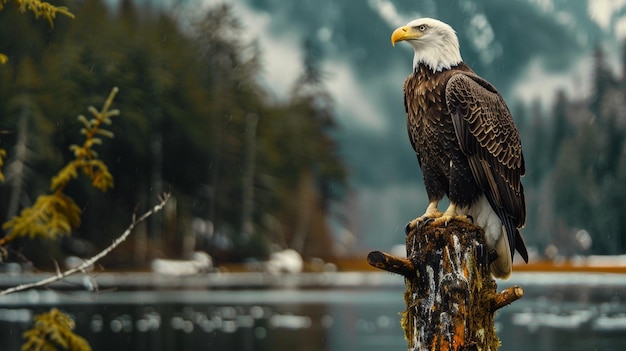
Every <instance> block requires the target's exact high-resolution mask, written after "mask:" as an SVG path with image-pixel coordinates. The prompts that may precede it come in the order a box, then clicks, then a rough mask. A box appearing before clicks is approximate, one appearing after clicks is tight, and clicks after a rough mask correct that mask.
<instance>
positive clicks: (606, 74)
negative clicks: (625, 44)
mask: <svg viewBox="0 0 626 351" xmlns="http://www.w3.org/2000/svg"><path fill="white" fill-rule="evenodd" d="M279 3H281V4H283V6H281V5H280V4H279ZM297 3H298V4H296V3H293V4H291V3H290V4H284V2H274V1H249V2H234V3H230V2H227V3H221V2H219V3H217V2H216V3H212V2H208V5H207V4H206V3H199V2H189V3H177V4H173V5H167V6H166V5H164V4H162V3H144V2H141V3H139V2H133V1H131V0H123V1H121V2H119V3H114V4H111V3H104V2H101V1H100V0H89V1H84V2H72V1H68V2H59V3H55V5H63V6H67V7H69V8H70V10H71V11H72V13H73V14H75V16H76V18H75V19H69V18H62V17H60V18H58V19H57V20H56V21H55V26H54V28H53V29H52V28H50V26H49V24H48V23H46V22H45V21H41V20H36V19H34V18H32V16H25V15H23V16H15V15H14V14H13V13H12V11H7V10H8V9H9V8H10V6H12V5H11V4H7V5H6V7H7V8H6V9H5V10H4V11H0V53H3V54H6V55H7V57H8V59H9V60H8V62H7V63H6V64H4V65H3V66H0V116H2V117H1V118H0V130H2V134H1V135H0V147H1V148H4V149H6V150H7V151H8V154H9V155H8V158H7V160H6V162H5V168H4V173H5V176H6V180H5V182H3V183H2V186H1V188H0V198H1V201H0V218H2V219H3V221H6V220H9V219H10V218H12V217H13V216H14V215H16V214H17V213H19V211H20V209H22V208H24V207H26V206H29V205H30V204H32V202H33V200H34V199H35V198H36V196H37V195H39V194H41V193H44V192H46V191H47V190H48V187H49V179H50V177H51V176H52V175H54V174H55V172H56V171H57V170H58V169H59V167H61V166H62V165H63V164H64V163H66V162H67V160H68V159H71V158H72V157H73V155H72V153H71V151H70V150H69V146H70V145H71V144H75V143H76V142H77V141H76V139H77V138H78V135H79V133H78V131H79V129H80V127H81V125H80V124H79V123H77V121H76V116H78V115H79V114H81V113H84V112H83V111H84V109H85V106H89V105H94V106H99V105H101V104H102V102H103V100H104V99H105V98H106V96H107V94H108V92H109V91H110V90H111V88H112V87H113V86H118V87H119V88H120V93H119V94H118V97H117V98H116V100H115V103H114V107H115V108H118V109H120V110H121V116H120V117H119V118H116V120H115V123H114V124H113V125H112V126H111V127H110V130H111V131H113V132H114V134H115V138H114V139H112V140H107V142H106V143H104V145H101V146H98V153H99V155H100V158H101V159H103V160H104V161H105V163H106V164H107V165H108V166H109V169H110V171H111V173H112V174H113V176H114V179H115V187H114V188H113V189H112V190H110V191H108V192H106V193H100V192H99V191H98V190H96V189H93V187H91V185H90V184H89V182H88V181H87V180H83V181H79V182H77V183H75V184H72V185H71V186H70V187H68V189H66V192H67V193H68V194H69V195H70V196H72V197H73V198H74V199H75V201H76V203H78V204H79V205H80V206H81V207H82V211H83V218H82V224H81V226H80V227H79V228H77V229H76V230H75V231H74V233H73V234H72V236H70V237H63V238H61V239H59V240H35V241H24V242H20V241H16V242H14V243H12V244H11V248H12V249H13V251H12V252H13V254H15V255H17V254H18V253H19V254H20V255H22V254H23V255H24V256H25V257H28V258H29V259H32V260H33V261H34V263H35V264H36V265H38V266H46V265H47V266H51V265H52V262H53V261H54V260H55V259H61V258H63V257H65V256H68V255H75V256H80V257H89V256H91V255H93V253H95V252H96V251H97V250H98V248H101V247H105V246H107V245H108V244H109V243H110V242H111V240H112V239H113V238H115V237H117V236H119V234H120V233H121V232H123V231H124V229H125V228H126V227H127V225H128V223H129V222H130V216H131V214H132V213H133V212H137V208H139V207H146V206H149V204H150V203H151V202H152V200H153V199H154V198H156V197H157V196H159V194H161V193H163V192H166V191H171V192H172V193H173V198H172V199H171V200H170V202H169V203H168V205H167V208H166V210H165V211H164V214H163V216H155V217H153V218H151V220H150V221H149V222H148V223H147V224H145V225H143V226H141V227H140V228H138V231H137V232H136V233H135V235H134V236H133V238H132V240H129V241H128V242H127V243H125V244H124V246H123V247H121V248H120V249H119V250H116V251H114V252H113V253H112V254H110V255H109V256H108V257H107V258H106V261H105V262H104V264H105V265H106V266H107V267H108V268H110V269H115V268H131V267H132V268H139V269H140V268H145V267H146V264H147V263H148V262H149V260H150V259H152V258H155V257H172V258H180V257H186V256H187V255H189V253H190V252H191V251H193V250H203V251H206V252H208V253H209V254H210V255H211V256H213V257H214V258H215V259H216V261H217V262H218V263H224V262H244V261H251V260H258V259H264V258H266V257H267V255H268V254H269V253H270V252H271V251H273V250H276V249H281V248H293V249H296V250H297V251H300V252H301V253H302V254H303V255H304V256H305V257H307V258H310V257H320V258H323V259H326V260H332V259H335V258H337V257H359V256H362V255H363V253H364V252H367V251H368V249H369V248H385V247H391V246H392V245H394V244H400V243H402V242H403V240H404V238H403V233H402V228H403V227H404V223H406V222H407V221H408V220H410V219H412V218H413V217H415V216H416V215H418V214H419V213H421V212H422V211H423V207H425V204H426V197H425V194H424V193H423V185H422V182H421V176H420V174H419V168H418V166H417V162H416V160H415V158H414V155H413V154H412V152H411V150H410V146H409V144H408V141H407V138H406V131H405V129H404V128H405V127H404V112H403V110H402V108H403V107H402V93H401V89H402V81H403V79H404V77H405V76H406V75H407V74H408V73H409V71H410V57H411V56H410V52H409V50H408V48H405V49H406V50H403V49H397V48H396V49H393V50H392V48H391V47H390V46H389V38H388V37H389V34H390V33H391V30H392V29H393V28H394V27H395V26H396V25H400V24H404V23H405V22H408V20H410V19H412V18H414V17H419V16H424V15H428V16H433V17H438V18H441V19H442V20H444V21H446V22H448V23H450V24H451V25H453V26H454V27H455V28H457V31H458V33H459V37H460V41H461V48H462V54H463V56H464V58H465V61H466V62H468V63H469V64H470V65H471V66H472V67H474V69H475V71H477V72H478V73H479V74H481V75H482V76H484V77H485V78H487V79H489V80H490V81H492V82H493V83H494V84H495V85H496V86H497V87H498V88H499V89H500V91H501V92H502V93H503V94H504V95H505V97H506V98H507V101H508V102H509V106H510V107H511V109H512V111H513V114H514V117H515V119H516V121H517V123H518V126H519V128H520V132H521V134H522V140H523V143H524V152H525V157H526V164H527V177H526V178H525V179H524V185H525V187H526V194H527V202H528V218H529V221H528V225H527V229H525V230H524V232H523V234H524V236H525V238H526V240H527V244H528V245H529V246H530V247H533V248H535V252H537V253H538V254H539V255H544V254H549V255H550V256H554V255H565V256H571V255H575V254H581V253H597V254H618V253H623V252H624V251H625V249H626V239H625V238H623V233H624V231H625V230H626V218H624V216H622V215H621V214H622V213H624V212H625V210H626V208H625V207H626V205H624V201H623V200H622V199H623V198H624V195H625V194H626V149H625V147H626V145H624V136H625V134H624V130H625V128H626V106H625V105H626V99H625V96H624V94H625V93H626V81H625V80H624V78H623V72H624V69H623V67H624V66H626V63H622V62H626V61H625V60H624V59H623V57H624V55H623V54H622V53H621V49H620V48H621V44H620V38H621V37H620V32H619V29H620V28H621V27H620V25H619V24H620V23H621V22H620V21H619V18H620V16H622V15H624V11H625V9H624V8H617V9H615V8H613V9H611V11H612V12H610V13H609V16H608V18H609V20H608V22H607V21H606V20H602V21H600V20H598V19H597V18H593V17H592V16H590V15H589V14H590V11H591V5H589V4H588V3H587V2H585V1H579V2H567V1H553V2H548V3H549V4H550V5H549V6H547V5H545V2H537V1H522V0H518V1H512V2H510V3H507V4H506V5H502V4H501V3H500V2H499V1H495V0H493V1H489V0H487V1H454V2H451V4H450V5H449V7H446V8H443V7H438V6H437V5H436V2H434V1H425V2H424V3H423V4H422V5H423V6H422V7H421V8H420V9H419V11H420V12H416V9H415V8H414V6H409V5H406V4H404V5H403V6H400V5H399V4H398V5H397V7H395V6H394V5H392V3H391V2H388V1H368V2H362V3H361V2H359V5H358V6H356V7H354V6H351V7H350V9H349V10H350V12H349V13H350V15H348V8H347V6H348V5H346V4H341V3H335V2H332V1H320V2H307V1H301V2H297ZM389 5H391V6H392V7H389ZM390 8H392V9H393V11H391V10H390ZM401 13H406V15H402V16H401V15H399V14H401ZM268 16H269V18H271V19H272V20H271V21H269V22H268V21H267V18H268ZM581 28H582V29H583V30H581ZM14 33H19V35H15V34H14ZM277 33H278V34H277ZM281 33H290V34H289V36H284V34H281ZM547 33H548V34H547ZM268 38H271V39H274V43H270V42H268ZM284 40H287V41H288V42H289V43H291V44H293V43H294V42H295V43H296V45H297V47H298V48H299V49H298V52H299V53H300V54H299V55H296V59H297V61H298V63H296V64H294V63H293V60H291V61H290V59H291V58H293V57H291V56H290V55H289V54H286V53H285V51H280V50H279V49H278V47H279V44H281V43H282V41H284ZM277 56H279V57H281V60H278V63H276V62H277V61H276V60H273V61H272V60H269V61H268V58H276V57H277ZM277 66H278V67H279V68H278V69H277V68H276V67H277ZM276 72H282V75H280V74H279V75H276ZM572 72H574V73H573V74H572ZM285 75H287V76H289V78H288V79H285V78H284V77H285ZM559 75H560V76H568V77H570V78H572V77H573V78H572V79H570V80H569V81H567V80H566V81H565V82H566V83H565V84H562V85H560V86H559V85H557V86H556V87H555V86H554V85H549V84H546V81H545V80H542V78H545V77H546V76H548V77H550V76H559ZM529 87H530V88H529ZM528 91H532V93H530V94H529V93H528ZM13 259H16V257H13Z"/></svg>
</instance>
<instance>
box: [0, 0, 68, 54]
mask: <svg viewBox="0 0 626 351" xmlns="http://www.w3.org/2000/svg"><path fill="white" fill-rule="evenodd" d="M9 1H10V0H0V11H1V10H2V9H3V8H4V4H6V3H8V2H9ZM15 4H16V5H17V8H18V10H19V11H20V12H22V13H24V12H26V11H27V10H28V11H31V12H32V13H33V14H34V15H35V18H39V17H43V18H45V19H46V20H47V21H48V23H50V27H54V19H55V18H56V15H57V13H60V14H62V15H65V16H67V17H69V18H72V19H73V18H74V15H73V14H72V13H71V12H70V11H69V9H68V8H67V7H65V6H54V5H51V4H49V3H47V2H45V1H41V0H15ZM7 61H9V58H8V57H7V56H6V55H4V54H0V65H4V64H5V63H7Z"/></svg>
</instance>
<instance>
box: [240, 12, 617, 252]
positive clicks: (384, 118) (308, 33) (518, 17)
mask: <svg viewBox="0 0 626 351" xmlns="http://www.w3.org/2000/svg"><path fill="white" fill-rule="evenodd" d="M617 3H618V2H611V1H597V0H589V1H567V0H553V1H550V0H515V1H507V2H503V1H499V0H485V1H472V0H457V1H449V2H445V5H444V4H442V3H441V2H438V1H435V0H426V1H420V2H411V3H408V2H404V1H402V2H401V1H389V0H368V1H333V0H297V1H289V2H285V1H282V0H237V1H232V4H233V6H234V7H235V12H236V13H237V14H239V15H240V16H241V19H242V22H243V23H244V26H245V27H246V28H247V31H246V32H247V33H249V35H250V38H249V39H251V40H253V39H257V40H258V41H259V43H260V46H261V49H262V52H263V55H262V56H263V61H264V62H263V63H264V67H265V68H266V74H265V75H264V76H263V77H261V80H262V82H263V84H264V85H265V86H266V87H267V88H268V89H269V90H270V91H271V92H273V94H274V98H275V99H276V100H277V101H281V99H284V98H285V97H286V96H288V94H289V92H290V89H291V88H292V85H293V81H294V79H295V78H296V77H297V76H298V74H299V72H300V70H301V62H302V56H303V54H302V47H303V44H302V43H303V42H304V41H305V40H311V41H313V42H314V43H315V44H316V45H317V46H319V47H320V48H321V50H320V51H319V55H320V57H319V58H318V59H319V60H321V61H322V62H323V69H324V71H325V73H326V81H325V83H326V86H327V88H328V90H329V91H330V93H331V94H332V97H333V98H334V99H335V101H336V106H337V113H338V118H339V120H340V131H339V133H338V134H337V138H338V139H339V140H340V143H341V148H342V154H343V156H344V157H345V160H346V161H347V163H348V165H349V166H350V169H351V175H352V188H353V192H354V194H355V197H356V200H355V201H351V202H350V203H351V204H352V205H351V206H352V207H351V208H349V209H347V211H348V212H349V213H350V215H351V219H352V221H353V226H352V227H351V228H349V229H350V230H351V231H353V232H354V233H355V235H356V236H357V243H358V246H359V247H362V248H387V247H390V246H392V245H394V244H400V243H403V242H404V235H403V228H404V225H405V223H406V222H407V221H409V220H410V219H412V218H414V217H416V216H417V215H420V214H421V213H423V211H424V209H425V206H426V203H427V201H426V196H425V192H424V190H423V184H422V180H421V174H420V172H419V167H418V165H417V162H416V159H415V156H414V154H413V151H412V150H411V148H410V146H409V143H408V139H407V137H406V130H405V120H404V118H405V117H404V110H403V103H402V83H403V81H404V79H405V77H406V76H407V74H409V73H410V69H411V61H412V51H411V49H410V47H409V46H408V45H399V46H397V47H395V48H392V47H391V45H390V39H389V37H390V34H391V32H392V30H393V29H394V28H395V27H397V26H400V25H403V24H405V23H407V22H408V21H410V20H411V19H414V18H417V17H434V18H439V19H441V20H443V21H445V22H447V23H448V24H450V25H451V26H452V27H453V28H455V29H456V31H457V34H458V36H459V40H460V44H461V53H462V55H463V58H464V60H465V62H467V63H468V64H469V65H470V66H472V67H473V69H474V70H475V71H476V72H477V73H479V74H480V75H482V76H483V77H484V78H486V79H488V80H489V81H491V82H492V83H493V84H494V85H495V86H496V87H497V88H498V89H499V90H500V92H501V93H502V94H503V95H504V96H505V98H506V99H507V101H508V102H509V106H510V107H511V108H512V109H513V106H514V105H515V104H516V103H518V102H519V101H527V102H528V101H530V100H535V99H538V100H542V101H543V102H544V105H546V106H549V104H550V103H551V101H552V99H553V96H555V90H556V89H563V90H565V91H566V92H568V93H569V94H585V93H586V92H587V89H589V82H588V80H589V79H590V78H589V77H590V76H589V71H590V70H591V68H590V67H589V58H590V53H591V51H592V49H593V48H594V47H595V46H596V45H600V44H601V45H603V46H605V47H607V48H608V50H607V52H608V55H609V56H610V57H613V58H615V59H614V60H613V61H614V62H618V60H617V57H618V56H619V54H620V49H619V39H621V37H622V36H623V35H624V33H625V32H626V21H625V20H624V18H626V17H624V14H625V13H626V10H625V8H624V6H623V5H619V4H617ZM531 220H532V219H531ZM529 244H530V245H532V244H533V243H529Z"/></svg>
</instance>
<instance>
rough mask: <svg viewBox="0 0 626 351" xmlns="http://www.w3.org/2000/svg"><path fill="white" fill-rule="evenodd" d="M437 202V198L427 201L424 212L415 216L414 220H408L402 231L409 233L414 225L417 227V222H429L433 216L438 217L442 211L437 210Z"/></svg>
mask: <svg viewBox="0 0 626 351" xmlns="http://www.w3.org/2000/svg"><path fill="white" fill-rule="evenodd" d="M438 204H439V201H438V200H434V201H431V202H430V203H428V207H427V208H426V212H424V214H423V215H421V216H419V217H417V218H415V219H414V220H412V221H410V222H409V223H407V225H406V227H405V228H404V232H405V233H406V234H407V235H409V233H410V232H411V230H412V229H413V228H415V227H417V226H418V225H419V224H428V223H430V222H432V221H433V220H434V219H435V218H439V217H441V216H442V215H443V213H442V212H441V211H439V209H438V208H437V205H438Z"/></svg>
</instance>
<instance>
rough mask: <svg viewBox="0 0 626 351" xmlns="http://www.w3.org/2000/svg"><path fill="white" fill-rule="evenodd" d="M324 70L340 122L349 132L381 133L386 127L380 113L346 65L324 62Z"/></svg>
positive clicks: (382, 113)
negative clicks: (358, 130) (349, 129)
mask: <svg viewBox="0 0 626 351" xmlns="http://www.w3.org/2000/svg"><path fill="white" fill-rule="evenodd" d="M324 70H325V72H326V73H328V77H329V78H328V80H327V81H326V85H327V87H328V90H329V91H330V93H331V94H332V96H333V98H334V99H335V102H336V104H337V109H338V111H337V112H338V113H339V117H340V119H342V121H343V122H344V123H346V124H348V125H349V126H350V128H351V129H366V130H370V131H376V132H384V131H385V130H386V128H387V127H388V125H387V123H386V120H385V118H384V116H385V113H384V111H381V110H380V108H379V106H378V105H377V104H376V103H375V101H374V99H373V98H372V97H371V96H368V94H367V91H365V90H364V89H363V87H365V86H366V84H365V83H363V82H360V81H359V80H358V78H357V77H356V76H355V72H354V70H353V69H352V67H350V65H349V64H348V63H347V62H342V61H338V60H332V61H326V62H325V64H324Z"/></svg>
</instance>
